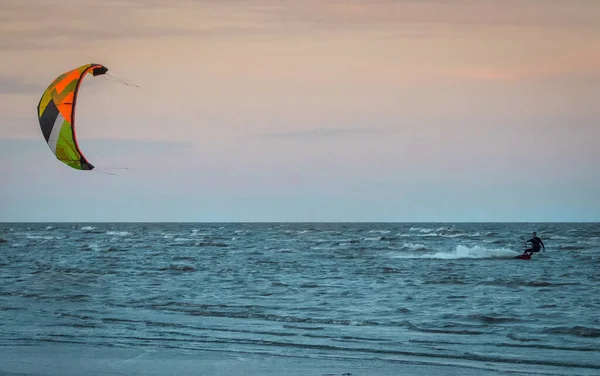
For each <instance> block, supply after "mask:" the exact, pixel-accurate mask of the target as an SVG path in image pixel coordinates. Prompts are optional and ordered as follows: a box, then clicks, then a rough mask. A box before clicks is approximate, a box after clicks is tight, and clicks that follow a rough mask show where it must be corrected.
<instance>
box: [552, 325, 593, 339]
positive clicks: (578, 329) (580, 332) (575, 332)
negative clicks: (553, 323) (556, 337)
mask: <svg viewBox="0 0 600 376" xmlns="http://www.w3.org/2000/svg"><path fill="white" fill-rule="evenodd" d="M544 333H547V334H566V335H571V336H576V337H585V338H599V337H600V329H598V328H588V327H585V326H571V327H568V326H561V327H554V328H548V329H545V330H544Z"/></svg>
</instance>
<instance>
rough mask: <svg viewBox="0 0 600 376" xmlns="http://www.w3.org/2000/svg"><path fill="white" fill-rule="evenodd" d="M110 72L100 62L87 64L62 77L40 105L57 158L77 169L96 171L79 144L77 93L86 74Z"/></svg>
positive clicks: (45, 131)
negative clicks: (76, 108)
mask: <svg viewBox="0 0 600 376" xmlns="http://www.w3.org/2000/svg"><path fill="white" fill-rule="evenodd" d="M106 72H108V68H106V67H105V66H103V65H100V64H85V65H82V66H80V67H79V68H76V69H73V70H71V71H68V72H65V73H63V74H61V75H60V76H58V77H57V78H56V79H55V80H54V81H52V83H51V84H50V85H49V86H48V88H47V89H46V91H44V93H43V94H42V98H41V99H40V102H39V104H38V107H37V110H38V120H39V122H40V128H41V130H42V134H43V135H44V139H46V142H47V143H48V146H49V147H50V150H52V152H53V153H54V155H56V158H57V159H58V160H59V161H61V162H63V163H64V164H66V165H67V166H70V167H72V168H74V169H76V170H92V169H94V166H93V165H92V164H91V163H89V162H88V161H87V159H86V158H85V157H84V156H83V153H82V152H81V150H80V149H79V145H78V144H77V137H76V136H75V107H76V103H77V92H78V91H79V86H80V84H81V81H82V80H83V78H84V76H85V75H87V74H88V73H91V74H92V75H93V76H94V77H95V76H99V75H103V74H105V73H106Z"/></svg>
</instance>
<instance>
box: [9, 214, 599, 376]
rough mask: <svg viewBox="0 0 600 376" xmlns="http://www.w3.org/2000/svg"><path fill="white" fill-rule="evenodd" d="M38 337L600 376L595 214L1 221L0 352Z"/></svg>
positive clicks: (49, 342)
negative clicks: (473, 218)
mask: <svg viewBox="0 0 600 376" xmlns="http://www.w3.org/2000/svg"><path fill="white" fill-rule="evenodd" d="M532 231H537V234H538V236H540V237H541V239H542V241H543V242H544V245H545V247H546V250H545V252H540V253H536V254H534V255H533V257H532V259H531V260H519V259H515V256H517V255H519V254H520V253H522V252H523V249H524V240H526V239H529V238H530V237H531V233H532ZM42 344H43V345H45V346H54V345H56V346H59V345H61V344H77V345H81V346H84V345H85V346H95V347H106V348H128V349H155V350H160V349H170V351H181V352H186V353H189V352H194V351H217V352H224V353H232V354H253V353H256V354H267V355H272V356H278V357H295V358H303V359H307V360H310V359H338V360H339V359H353V360H363V361H364V362H369V361H371V360H377V361H386V362H396V363H397V364H399V365H401V364H403V363H406V364H409V363H420V364H436V365H447V366H453V367H464V368H469V369H475V370H481V372H484V371H485V370H491V371H496V372H506V373H511V374H531V375H566V374H568V375H600V224H599V223H1V224H0V357H1V354H2V347H9V346H10V347H14V346H22V347H23V348H27V347H28V346H39V345H42ZM399 374H401V373H399Z"/></svg>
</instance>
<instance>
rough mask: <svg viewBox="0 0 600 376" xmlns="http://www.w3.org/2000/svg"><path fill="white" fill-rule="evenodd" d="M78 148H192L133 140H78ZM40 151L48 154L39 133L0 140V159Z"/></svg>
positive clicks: (113, 151)
mask: <svg viewBox="0 0 600 376" xmlns="http://www.w3.org/2000/svg"><path fill="white" fill-rule="evenodd" d="M79 146H80V148H81V149H82V151H83V152H84V154H85V153H86V151H88V150H89V151H90V152H92V151H101V153H102V154H104V153H109V154H110V155H130V154H160V153H173V152H179V151H185V150H190V149H192V148H193V147H194V145H193V144H192V143H190V142H180V141H158V140H134V139H127V140H120V139H91V140H90V139H86V140H79ZM40 151H41V152H43V153H44V154H46V153H48V152H49V151H48V150H47V146H46V142H45V141H44V139H43V137H42V135H41V133H40V138H39V140H31V139H6V138H0V157H15V156H16V155H22V156H25V155H29V156H31V155H32V154H35V153H38V152H40ZM92 153H93V152H92ZM49 156H51V155H49Z"/></svg>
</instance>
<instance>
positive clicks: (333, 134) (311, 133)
mask: <svg viewBox="0 0 600 376" xmlns="http://www.w3.org/2000/svg"><path fill="white" fill-rule="evenodd" d="M391 131H392V130H391V129H384V128H344V129H333V128H314V129H308V130H300V131H291V132H273V133H262V134H260V135H258V137H259V138H276V139H284V140H298V139H311V138H313V139H314V138H318V139H332V138H339V137H353V136H361V135H362V136H364V135H373V134H378V133H383V132H391Z"/></svg>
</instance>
